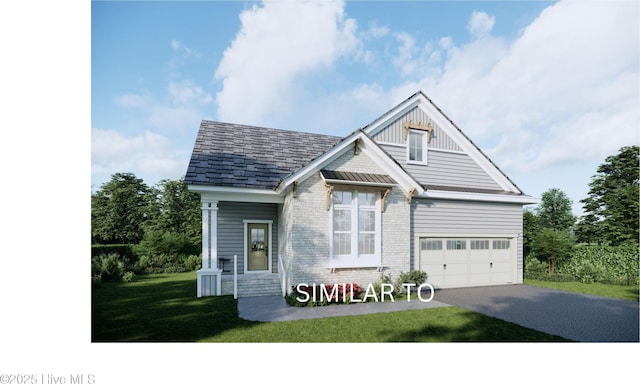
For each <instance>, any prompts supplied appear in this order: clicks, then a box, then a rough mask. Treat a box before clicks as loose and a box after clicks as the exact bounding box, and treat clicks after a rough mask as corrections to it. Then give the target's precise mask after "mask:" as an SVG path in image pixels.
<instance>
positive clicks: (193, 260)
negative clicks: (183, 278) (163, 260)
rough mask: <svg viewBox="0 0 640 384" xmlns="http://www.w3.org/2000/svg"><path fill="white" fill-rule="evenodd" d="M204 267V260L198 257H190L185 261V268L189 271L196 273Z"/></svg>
mask: <svg viewBox="0 0 640 384" xmlns="http://www.w3.org/2000/svg"><path fill="white" fill-rule="evenodd" d="M201 265H202V258H201V257H200V256H198V255H190V256H189V257H187V258H186V259H185V260H184V267H185V268H186V269H187V270H189V271H195V270H198V269H199V268H200V266H201Z"/></svg>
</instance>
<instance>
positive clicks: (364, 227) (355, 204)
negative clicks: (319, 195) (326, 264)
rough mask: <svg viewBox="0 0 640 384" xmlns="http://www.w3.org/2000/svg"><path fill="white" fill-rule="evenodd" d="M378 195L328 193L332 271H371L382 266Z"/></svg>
mask: <svg viewBox="0 0 640 384" xmlns="http://www.w3.org/2000/svg"><path fill="white" fill-rule="evenodd" d="M381 223H382V217H381V213H380V193H378V192H367V191H362V192H359V191H357V190H351V191H336V190H334V191H333V192H332V193H331V261H330V267H332V268H349V267H367V266H369V267H372V266H379V265H380V263H381V248H382V247H381V240H380V239H381Z"/></svg>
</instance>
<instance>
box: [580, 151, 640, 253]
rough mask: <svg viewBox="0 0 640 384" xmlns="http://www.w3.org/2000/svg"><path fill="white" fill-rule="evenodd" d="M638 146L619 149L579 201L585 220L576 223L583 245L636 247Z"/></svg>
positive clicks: (639, 179) (639, 185)
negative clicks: (629, 244)
mask: <svg viewBox="0 0 640 384" xmlns="http://www.w3.org/2000/svg"><path fill="white" fill-rule="evenodd" d="M639 161H640V147H638V146H637V145H636V146H630V147H622V148H620V150H619V151H618V154H616V155H613V156H609V157H607V158H606V159H605V162H604V163H603V164H601V165H600V166H598V168H597V173H596V174H595V175H594V176H593V177H592V178H591V182H590V183H589V195H588V196H587V197H586V198H585V199H583V200H580V202H581V203H583V204H584V206H583V209H584V212H585V215H584V217H583V218H582V219H581V220H580V223H579V224H578V229H577V233H578V235H579V236H580V237H579V239H580V240H581V241H585V242H589V243H590V242H592V241H595V242H597V243H609V244H611V245H620V244H625V243H632V244H633V243H635V244H638V241H639V237H640V234H639V228H638V226H639V221H640V164H639Z"/></svg>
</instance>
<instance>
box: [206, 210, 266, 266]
mask: <svg viewBox="0 0 640 384" xmlns="http://www.w3.org/2000/svg"><path fill="white" fill-rule="evenodd" d="M243 220H273V224H272V233H271V254H272V260H271V270H272V271H273V272H277V271H278V206H277V204H262V203H238V202H226V201H222V202H220V203H218V258H221V257H222V258H227V259H230V260H231V261H229V262H226V263H225V269H228V270H230V271H232V272H230V273H233V255H238V273H244V222H243Z"/></svg>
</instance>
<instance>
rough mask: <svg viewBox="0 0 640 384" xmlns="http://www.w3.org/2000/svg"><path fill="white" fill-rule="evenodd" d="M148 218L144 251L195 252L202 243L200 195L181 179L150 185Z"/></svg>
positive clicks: (143, 244) (197, 251)
mask: <svg viewBox="0 0 640 384" xmlns="http://www.w3.org/2000/svg"><path fill="white" fill-rule="evenodd" d="M148 195H149V206H148V209H147V212H148V220H147V223H146V225H145V235H144V239H143V241H142V242H141V244H140V245H141V248H140V249H144V250H146V251H147V253H158V252H159V253H175V254H197V253H199V250H200V249H201V244H202V222H201V214H202V210H201V208H200V196H199V195H198V194H197V193H194V192H191V191H189V190H188V188H187V185H186V184H185V182H184V180H183V179H180V180H162V181H160V182H159V183H158V184H157V185H156V186H154V187H152V188H150V189H149V193H148Z"/></svg>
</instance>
